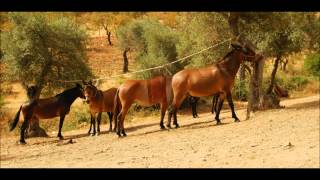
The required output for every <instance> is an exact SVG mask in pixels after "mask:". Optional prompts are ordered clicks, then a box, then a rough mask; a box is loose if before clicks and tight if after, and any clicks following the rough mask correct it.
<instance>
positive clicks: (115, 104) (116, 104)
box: [112, 88, 121, 123]
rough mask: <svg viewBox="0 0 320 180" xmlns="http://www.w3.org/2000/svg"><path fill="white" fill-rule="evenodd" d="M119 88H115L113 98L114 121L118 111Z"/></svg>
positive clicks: (119, 104)
mask: <svg viewBox="0 0 320 180" xmlns="http://www.w3.org/2000/svg"><path fill="white" fill-rule="evenodd" d="M119 90H120V88H118V89H117V92H116V94H115V96H114V100H113V118H112V119H113V120H114V121H115V123H117V117H118V114H119V113H120V106H121V103H120V98H119Z"/></svg>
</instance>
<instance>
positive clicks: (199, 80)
mask: <svg viewBox="0 0 320 180" xmlns="http://www.w3.org/2000/svg"><path fill="white" fill-rule="evenodd" d="M232 47H233V50H232V51H231V52H229V53H228V54H227V55H226V56H225V57H224V58H223V59H222V60H221V61H219V62H218V63H217V64H216V65H213V66H209V67H205V68H200V69H185V70H182V71H179V72H178V73H176V74H175V75H174V76H173V77H172V89H173V96H174V98H173V102H172V106H171V107H170V113H169V115H168V124H167V127H169V128H171V117H172V115H173V118H174V122H173V124H174V125H175V126H176V128H178V127H179V125H178V121H177V111H178V109H179V107H180V105H181V103H182V101H183V99H184V98H185V97H186V95H187V94H190V95H191V96H196V97H202V96H210V95H212V94H215V93H220V95H219V99H220V102H219V104H218V107H217V108H218V109H217V113H216V117H215V119H216V120H217V124H220V123H221V122H220V119H219V114H220V110H221V107H222V104H223V100H224V99H225V97H227V100H228V103H229V106H230V108H231V111H232V117H233V118H234V119H235V121H236V122H239V121H240V120H239V118H238V117H237V115H236V113H235V111H234V104H233V101H232V96H231V88H232V87H233V84H234V79H235V76H236V74H237V72H238V69H239V67H240V64H241V63H242V62H243V61H244V60H246V61H254V59H255V56H256V54H255V52H254V51H253V50H252V49H250V48H249V47H248V46H242V45H236V44H232Z"/></svg>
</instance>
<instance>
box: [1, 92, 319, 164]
mask: <svg viewBox="0 0 320 180" xmlns="http://www.w3.org/2000/svg"><path fill="white" fill-rule="evenodd" d="M281 104H282V105H285V106H286V108H284V109H275V110H267V111H263V112H257V113H255V114H254V115H253V116H252V118H251V119H249V120H245V109H239V108H238V109H237V114H238V116H239V118H240V119H241V122H240V123H234V122H233V119H232V118H231V113H230V111H229V110H223V111H222V114H221V115H222V116H221V117H222V123H223V124H222V125H218V126H217V125H215V122H214V121H213V116H212V115H211V114H209V113H199V116H200V117H199V118H197V119H193V118H192V116H191V114H179V115H178V120H179V124H180V126H181V128H179V129H170V130H160V128H159V117H156V116H152V117H145V118H135V119H134V120H132V121H131V122H126V123H125V127H126V128H127V134H128V136H127V137H125V138H118V137H117V136H116V135H115V134H108V133H106V130H107V125H103V126H102V130H103V133H102V134H101V135H100V136H95V137H91V136H87V134H86V132H87V129H81V130H76V131H69V132H65V133H64V136H65V138H66V140H64V141H60V142H59V141H58V140H57V138H56V134H51V136H52V137H49V138H31V139H27V143H28V144H27V145H25V146H22V145H18V144H17V143H16V142H17V140H18V137H14V136H13V135H12V134H11V135H10V136H2V137H1V161H0V165H1V167H2V168H3V167H41V168H46V167H120V168H127V167H142V168H144V167H161V168H167V167H179V168H184V167H281V168H282V167H314V168H319V167H320V162H319V158H320V157H319V151H320V148H319V136H320V135H319V133H320V129H319V120H320V119H319V95H316V96H310V97H305V98H298V99H289V100H284V101H282V102H281ZM70 139H72V141H73V143H68V141H69V140H70Z"/></svg>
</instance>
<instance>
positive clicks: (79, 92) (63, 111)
mask: <svg viewBox="0 0 320 180" xmlns="http://www.w3.org/2000/svg"><path fill="white" fill-rule="evenodd" d="M78 97H80V98H83V99H84V98H85V96H84V94H83V88H82V87H81V85H80V84H76V87H74V88H71V89H68V90H65V91H64V92H62V93H60V94H57V95H56V96H54V97H50V98H45V99H33V100H30V101H28V102H26V103H24V104H22V105H21V106H20V109H19V111H18V112H17V114H16V116H15V118H14V120H13V121H12V122H11V123H10V131H12V130H13V129H14V128H15V127H16V126H17V124H18V121H19V117H20V112H21V110H22V113H23V117H24V121H23V124H22V126H21V132H20V144H26V142H25V139H24V133H25V130H26V128H27V127H28V124H29V121H30V119H32V118H33V117H36V118H38V119H49V118H54V117H57V116H60V122H59V133H58V137H59V139H60V140H61V139H63V136H62V134H61V129H62V126H63V121H64V118H65V116H66V115H67V114H68V113H69V111H70V106H71V105H72V103H73V102H74V101H75V100H76V99H77V98H78Z"/></svg>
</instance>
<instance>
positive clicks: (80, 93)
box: [76, 83, 86, 99]
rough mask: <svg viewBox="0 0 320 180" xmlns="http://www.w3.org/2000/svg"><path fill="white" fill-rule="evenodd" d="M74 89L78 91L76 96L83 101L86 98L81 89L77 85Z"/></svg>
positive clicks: (77, 84)
mask: <svg viewBox="0 0 320 180" xmlns="http://www.w3.org/2000/svg"><path fill="white" fill-rule="evenodd" d="M76 89H77V90H78V96H79V97H80V98H82V99H85V98H86V97H85V95H84V93H83V87H82V86H81V85H80V84H79V83H76Z"/></svg>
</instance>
